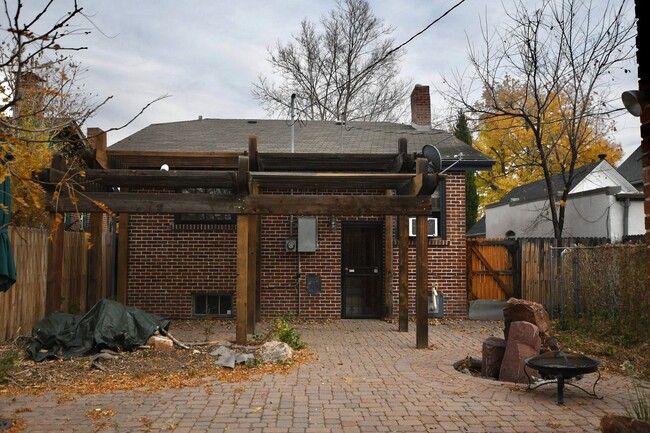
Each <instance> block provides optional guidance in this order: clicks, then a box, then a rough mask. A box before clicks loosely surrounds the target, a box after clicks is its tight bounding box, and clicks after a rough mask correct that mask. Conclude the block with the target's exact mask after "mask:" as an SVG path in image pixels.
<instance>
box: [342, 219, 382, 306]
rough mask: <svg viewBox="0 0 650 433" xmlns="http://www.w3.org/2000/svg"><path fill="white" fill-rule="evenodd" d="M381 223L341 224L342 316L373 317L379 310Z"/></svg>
mask: <svg viewBox="0 0 650 433" xmlns="http://www.w3.org/2000/svg"><path fill="white" fill-rule="evenodd" d="M382 231H383V230H382V223H380V222H377V223H372V222H363V223H357V222H349V223H343V239H342V249H343V251H342V260H341V263H342V269H341V272H342V275H341V281H342V290H341V293H342V307H343V312H342V316H343V318H344V319H374V318H379V317H381V312H382V281H383V271H382V262H383V257H382V254H381V252H382V250H381V248H382Z"/></svg>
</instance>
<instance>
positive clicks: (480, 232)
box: [465, 215, 485, 238]
mask: <svg viewBox="0 0 650 433" xmlns="http://www.w3.org/2000/svg"><path fill="white" fill-rule="evenodd" d="M465 236H467V237H468V238H479V237H483V238H484V237H485V215H483V216H482V217H481V219H480V220H478V221H477V222H476V224H474V225H473V226H472V227H470V229H469V230H467V233H465Z"/></svg>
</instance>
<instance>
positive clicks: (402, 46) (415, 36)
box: [348, 0, 465, 83]
mask: <svg viewBox="0 0 650 433" xmlns="http://www.w3.org/2000/svg"><path fill="white" fill-rule="evenodd" d="M463 3H465V0H460V1H459V2H458V3H456V4H455V5H454V6H452V7H451V8H449V9H447V11H446V12H445V13H443V14H442V15H440V16H439V17H438V18H436V19H435V20H433V21H431V22H430V23H429V25H427V26H426V27H425V28H423V29H422V30H420V31H419V32H417V33H416V34H414V35H413V36H411V37H410V38H408V39H407V40H406V41H405V42H403V43H401V44H399V45H398V46H397V47H395V48H393V49H392V50H390V51H388V52H387V53H386V54H384V56H383V57H380V58H379V59H377V60H376V61H375V62H373V63H371V64H370V65H369V66H368V67H366V68H365V69H364V70H363V71H361V72H359V73H358V74H357V75H355V76H354V77H352V78H350V79H349V80H348V83H349V82H350V81H353V80H356V79H357V78H359V77H360V76H361V75H363V74H365V73H367V72H369V71H370V70H371V69H372V68H374V67H375V66H377V65H378V64H379V63H381V62H383V61H384V60H386V59H387V58H388V57H390V56H391V55H392V54H393V53H395V52H396V51H398V50H400V49H402V48H404V46H406V45H407V44H409V43H410V42H411V41H413V39H415V38H417V37H418V36H420V35H421V34H422V33H424V32H426V31H427V30H429V29H430V28H431V26H433V25H434V24H436V23H438V21H440V20H442V19H443V18H444V17H446V16H447V15H449V14H450V13H451V12H452V11H453V10H454V9H456V8H457V7H458V6H460V5H461V4H463Z"/></svg>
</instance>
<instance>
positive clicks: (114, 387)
mask: <svg viewBox="0 0 650 433" xmlns="http://www.w3.org/2000/svg"><path fill="white" fill-rule="evenodd" d="M201 326H207V325H206V324H202V323H195V324H194V326H193V327H194V328H195V329H194V330H192V329H189V327H190V325H188V324H183V327H184V328H185V329H184V331H186V332H183V333H181V334H183V335H186V336H187V335H189V334H190V333H191V332H192V331H197V329H196V328H197V327H201ZM208 334H209V332H208V331H207V329H206V336H208ZM195 335H196V334H195ZM175 336H176V335H175ZM198 337H199V338H198V339H199V340H202V335H201V334H198ZM177 338H179V337H177ZM187 341H191V340H185V342H187ZM217 343H218V342H217V341H213V342H211V343H210V344H208V345H205V346H197V347H191V348H190V349H189V350H187V349H180V348H177V347H175V348H174V349H173V350H170V351H156V350H153V349H139V350H136V351H133V352H122V353H120V356H119V357H118V358H116V359H112V360H103V361H101V366H102V367H104V368H105V369H106V371H101V370H98V369H95V368H90V362H89V360H88V358H73V359H69V360H62V359H59V360H54V361H44V362H40V363H37V362H34V361H32V360H31V359H28V358H27V357H26V356H23V354H24V353H26V352H25V351H24V347H19V346H20V344H19V343H18V342H12V343H6V344H4V345H0V359H3V358H7V357H11V356H14V357H15V358H16V359H15V360H14V362H13V365H12V366H11V367H10V368H7V369H6V370H5V371H4V374H0V396H4V397H7V396H13V395H16V394H34V395H41V394H43V393H45V392H49V391H55V392H56V393H57V396H56V398H57V400H58V402H59V403H61V402H64V401H69V400H74V399H75V397H76V396H78V395H87V394H98V393H104V392H113V391H122V390H130V389H135V388H139V389H140V390H141V391H143V392H154V391H156V390H160V389H170V388H183V387H190V386H192V387H196V386H206V387H208V388H209V382H210V380H214V379H216V380H219V381H221V382H243V381H249V380H255V379H256V378H258V377H260V376H262V375H267V374H288V373H289V372H291V371H292V370H293V369H295V368H296V367H297V366H299V365H301V364H305V363H308V362H310V361H312V360H314V359H316V357H315V356H314V355H313V354H312V353H310V352H309V351H308V350H301V351H295V352H294V359H293V360H292V361H291V362H289V363H264V364H260V365H256V366H246V365H238V366H236V367H235V369H233V370H231V369H228V368H224V367H220V366H218V365H216V364H215V360H216V358H215V357H214V356H211V355H210V352H212V351H213V350H214V349H215V348H216V347H217ZM16 354H19V356H17V357H16ZM206 389H207V388H206Z"/></svg>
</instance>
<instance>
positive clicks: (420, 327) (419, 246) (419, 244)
mask: <svg viewBox="0 0 650 433" xmlns="http://www.w3.org/2000/svg"><path fill="white" fill-rule="evenodd" d="M428 226H429V221H428V217H427V216H426V215H418V217H417V234H416V237H415V243H416V253H415V287H416V295H415V320H416V329H415V332H416V336H415V340H416V347H417V348H418V349H426V348H427V347H429V299H428V294H429V292H428V285H429V280H428V273H429V254H428V251H429V237H428V231H429V230H428Z"/></svg>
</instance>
